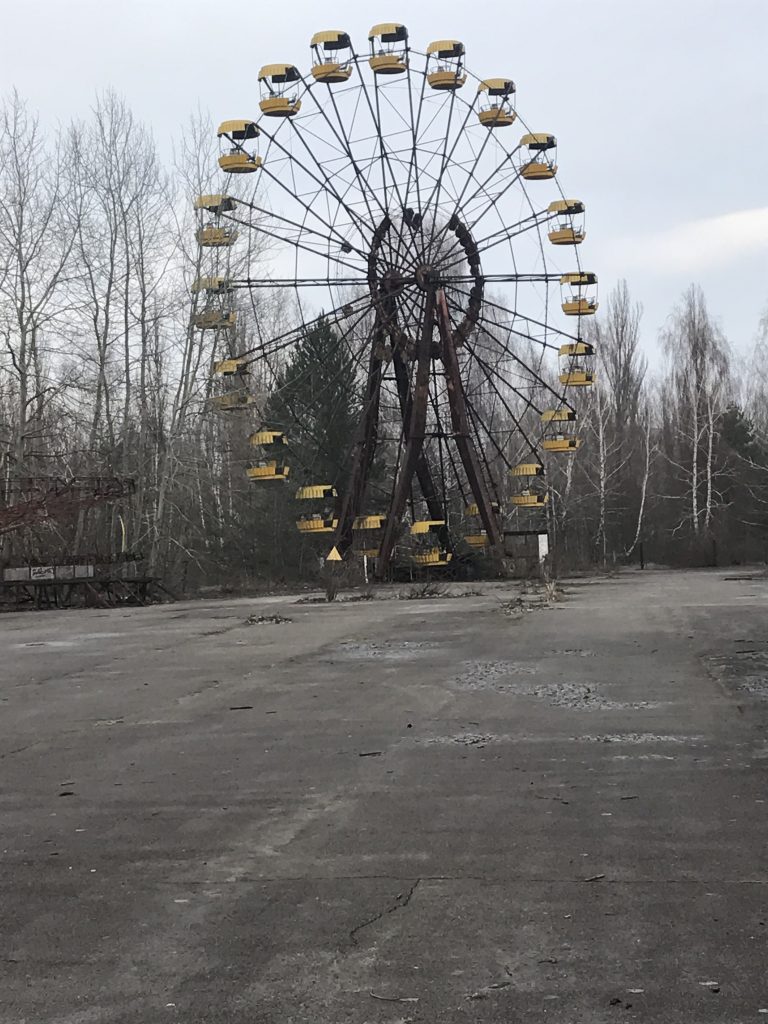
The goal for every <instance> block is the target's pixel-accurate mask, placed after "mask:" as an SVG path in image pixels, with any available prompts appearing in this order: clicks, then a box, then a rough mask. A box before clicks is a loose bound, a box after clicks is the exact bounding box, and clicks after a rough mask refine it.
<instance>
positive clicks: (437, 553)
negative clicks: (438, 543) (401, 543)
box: [411, 548, 453, 567]
mask: <svg viewBox="0 0 768 1024" xmlns="http://www.w3.org/2000/svg"><path fill="white" fill-rule="evenodd" d="M411 558H412V559H413V561H414V563H415V564H416V565H423V566H433V567H434V566H439V565H448V564H449V563H450V562H451V560H452V559H453V554H452V553H451V552H450V551H444V550H443V549H442V548H429V549H428V550H427V551H419V552H416V553H414V554H412V555H411Z"/></svg>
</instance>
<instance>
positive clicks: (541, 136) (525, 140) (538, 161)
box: [520, 132, 557, 181]
mask: <svg viewBox="0 0 768 1024" xmlns="http://www.w3.org/2000/svg"><path fill="white" fill-rule="evenodd" d="M520 145H521V146H522V147H523V148H524V149H527V150H528V153H527V156H526V158H525V159H524V161H523V163H522V164H521V165H520V176H521V177H523V178H525V179H526V180H527V181H542V180H544V179H546V178H554V176H555V175H556V174H557V164H556V162H555V158H556V153H557V139H556V138H555V136H554V135H550V134H549V133H548V132H529V133H528V134H527V135H524V136H523V137H522V139H520Z"/></svg>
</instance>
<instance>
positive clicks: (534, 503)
mask: <svg viewBox="0 0 768 1024" xmlns="http://www.w3.org/2000/svg"><path fill="white" fill-rule="evenodd" d="M548 500H549V498H548V496H547V495H546V494H540V493H538V492H537V491H530V490H525V491H521V492H520V493H519V494H513V495H512V497H511V498H510V501H511V502H512V504H513V505H516V506H517V507H518V508H543V507H544V506H545V505H546V504H547V501H548Z"/></svg>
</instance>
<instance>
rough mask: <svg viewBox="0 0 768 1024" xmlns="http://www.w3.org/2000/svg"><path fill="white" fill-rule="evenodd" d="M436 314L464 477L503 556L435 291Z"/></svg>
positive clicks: (444, 312)
mask: <svg viewBox="0 0 768 1024" xmlns="http://www.w3.org/2000/svg"><path fill="white" fill-rule="evenodd" d="M435 312H436V315H437V327H438V330H439V331H440V340H441V341H442V346H443V366H444V368H445V378H446V383H447V388H448V404H449V406H450V410H451V422H452V424H453V432H454V439H455V441H456V448H457V449H458V452H459V457H460V459H461V462H462V465H463V466H464V472H465V473H466V475H467V483H468V484H469V487H470V490H471V491H472V495H473V497H474V499H475V502H476V503H477V509H478V512H479V513H480V519H481V520H482V523H483V526H484V527H485V532H486V534H487V536H488V540H489V542H490V544H491V547H492V548H495V549H496V550H497V551H498V552H499V554H501V553H502V543H503V538H502V534H501V530H500V528H499V524H498V521H497V519H496V516H495V515H494V514H493V508H492V503H491V496H490V493H489V491H488V486H487V484H486V482H485V479H484V477H483V474H482V472H481V471H480V467H479V465H478V460H477V452H476V451H475V446H474V443H473V441H472V435H471V433H470V426H469V417H468V415H467V404H466V401H465V398H464V388H463V385H462V382H461V372H460V368H459V360H458V357H457V355H456V344H455V342H454V337H453V331H452V330H451V320H450V314H449V312H448V303H447V301H446V298H445V292H444V291H443V289H442V288H440V289H438V291H437V294H436V296H435Z"/></svg>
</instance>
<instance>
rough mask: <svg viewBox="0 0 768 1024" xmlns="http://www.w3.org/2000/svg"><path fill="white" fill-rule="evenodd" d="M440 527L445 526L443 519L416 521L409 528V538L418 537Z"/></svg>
mask: <svg viewBox="0 0 768 1024" xmlns="http://www.w3.org/2000/svg"><path fill="white" fill-rule="evenodd" d="M441 526H445V520H444V519H417V520H416V522H415V523H413V525H412V526H411V536H412V537H418V536H421V535H423V534H425V533H430V531H432V530H435V529H438V528H439V527H441Z"/></svg>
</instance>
